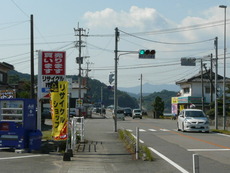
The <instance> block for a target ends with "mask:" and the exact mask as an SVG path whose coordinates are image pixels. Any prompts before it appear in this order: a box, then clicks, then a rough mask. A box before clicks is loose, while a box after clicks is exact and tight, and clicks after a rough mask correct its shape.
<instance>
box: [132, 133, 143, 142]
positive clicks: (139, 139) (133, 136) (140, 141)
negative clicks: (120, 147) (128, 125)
mask: <svg viewBox="0 0 230 173" xmlns="http://www.w3.org/2000/svg"><path fill="white" fill-rule="evenodd" d="M131 135H132V136H133V137H134V138H135V139H137V137H136V136H135V135H134V134H132V133H131ZM139 141H140V143H142V144H143V143H144V141H142V140H140V139H139Z"/></svg>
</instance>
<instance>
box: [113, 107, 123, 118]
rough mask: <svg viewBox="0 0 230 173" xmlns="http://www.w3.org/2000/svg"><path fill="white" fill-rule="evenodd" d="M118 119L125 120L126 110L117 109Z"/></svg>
mask: <svg viewBox="0 0 230 173" xmlns="http://www.w3.org/2000/svg"><path fill="white" fill-rule="evenodd" d="M113 116H115V115H113ZM113 118H114V117H113ZM117 119H120V120H125V114H124V110H123V109H118V110H117Z"/></svg>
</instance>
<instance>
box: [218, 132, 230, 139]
mask: <svg viewBox="0 0 230 173" xmlns="http://www.w3.org/2000/svg"><path fill="white" fill-rule="evenodd" d="M217 134H218V135H221V136H225V137H229V138H230V135H226V134H222V133H217Z"/></svg>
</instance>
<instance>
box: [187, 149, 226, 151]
mask: <svg viewBox="0 0 230 173" xmlns="http://www.w3.org/2000/svg"><path fill="white" fill-rule="evenodd" d="M187 151H230V149H187Z"/></svg>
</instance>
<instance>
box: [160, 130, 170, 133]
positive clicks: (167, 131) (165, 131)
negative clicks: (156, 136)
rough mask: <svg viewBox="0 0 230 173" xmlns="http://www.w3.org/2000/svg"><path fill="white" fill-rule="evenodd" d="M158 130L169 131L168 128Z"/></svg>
mask: <svg viewBox="0 0 230 173" xmlns="http://www.w3.org/2000/svg"><path fill="white" fill-rule="evenodd" d="M160 131H163V132H168V131H170V130H168V129H160Z"/></svg>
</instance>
